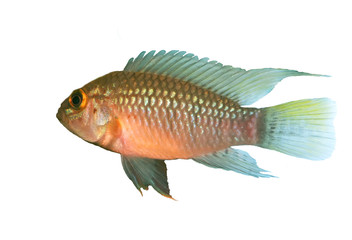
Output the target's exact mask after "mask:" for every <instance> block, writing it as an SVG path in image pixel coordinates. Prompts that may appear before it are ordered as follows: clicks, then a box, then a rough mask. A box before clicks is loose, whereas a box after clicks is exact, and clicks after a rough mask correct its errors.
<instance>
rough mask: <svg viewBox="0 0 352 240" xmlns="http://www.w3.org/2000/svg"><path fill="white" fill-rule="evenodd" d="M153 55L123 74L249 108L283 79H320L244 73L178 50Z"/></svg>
mask: <svg viewBox="0 0 352 240" xmlns="http://www.w3.org/2000/svg"><path fill="white" fill-rule="evenodd" d="M155 53H156V52H155V51H151V52H149V53H147V54H146V52H141V53H140V54H139V55H138V57H137V58H136V59H134V58H131V59H130V60H129V61H128V63H127V65H126V67H125V69H124V71H127V72H148V73H154V74H159V75H164V76H169V77H173V78H177V79H182V80H184V81H188V82H191V83H193V84H196V85H198V86H200V87H204V88H206V89H209V90H211V91H213V92H215V93H217V94H219V95H222V96H224V97H228V98H230V99H232V100H234V101H235V102H237V103H239V104H240V105H249V104H252V103H254V102H256V101H257V100H259V99H260V98H262V97H264V96H265V95H266V94H268V93H269V92H270V91H271V90H272V89H273V88H274V87H275V85H276V84H277V83H278V82H280V81H281V80H282V79H283V78H286V77H291V76H323V75H316V74H310V73H305V72H298V71H295V70H288V69H277V68H263V69H252V70H248V71H246V70H244V69H241V68H234V67H231V66H224V65H222V64H221V63H219V62H217V61H210V62H209V59H208V58H202V59H199V58H198V57H197V56H195V55H194V54H191V53H188V54H186V52H184V51H177V50H173V51H170V52H166V51H164V50H162V51H160V52H158V53H157V54H155Z"/></svg>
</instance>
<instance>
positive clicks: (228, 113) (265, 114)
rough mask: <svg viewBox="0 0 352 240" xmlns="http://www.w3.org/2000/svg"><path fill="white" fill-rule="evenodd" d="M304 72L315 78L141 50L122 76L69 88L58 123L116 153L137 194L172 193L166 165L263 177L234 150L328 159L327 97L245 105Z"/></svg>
mask: <svg viewBox="0 0 352 240" xmlns="http://www.w3.org/2000/svg"><path fill="white" fill-rule="evenodd" d="M301 75H313V74H308V73H302V72H297V71H294V70H285V69H254V70H249V71H246V70H243V69H240V68H232V67H230V66H223V65H222V64H220V63H217V62H214V61H212V62H209V61H208V59H207V58H204V59H200V60H199V59H198V58H197V57H195V56H194V55H193V54H185V52H179V51H171V52H168V53H166V52H165V51H160V52H159V53H157V54H155V51H152V52H149V53H148V54H146V55H145V52H142V53H141V54H140V55H139V56H138V57H137V58H136V59H131V60H130V61H129V63H128V64H127V66H126V67H125V69H124V71H117V72H112V73H109V74H107V75H105V76H102V77H100V78H98V79H96V80H94V81H92V82H90V83H88V84H86V85H85V86H83V87H82V88H80V89H78V90H75V91H74V92H73V93H72V94H71V95H70V97H69V98H67V99H66V100H65V101H64V102H63V103H62V105H61V107H60V109H59V111H58V114H57V117H58V119H59V120H60V122H61V123H62V124H63V125H64V126H65V127H66V128H68V129H69V130H70V131H71V132H73V133H74V134H76V135H78V136H79V137H81V138H83V139H84V140H86V141H88V142H91V143H93V144H95V145H98V146H100V147H103V148H105V149H107V150H110V151H114V152H117V153H120V154H121V155H122V163H123V167H124V169H125V171H126V173H127V175H128V176H129V178H130V179H131V180H132V182H133V183H134V184H135V186H136V187H137V189H138V190H140V188H144V189H147V188H148V186H149V185H151V186H153V187H154V188H155V189H156V190H157V191H158V192H159V193H161V194H162V195H164V196H167V197H171V196H170V194H169V188H168V183H167V177H166V165H165V163H164V160H172V159H193V160H195V161H197V162H200V163H202V164H204V165H207V166H210V167H214V168H222V169H225V170H232V171H236V172H239V173H243V174H246V175H251V176H255V177H270V175H268V174H265V173H263V172H265V171H264V170H263V169H261V168H259V167H258V166H257V165H256V163H255V160H254V159H252V158H251V157H250V156H249V155H248V154H247V153H245V152H243V151H241V150H235V149H233V148H231V146H236V145H257V146H260V147H264V148H269V149H274V150H277V151H280V152H284V153H286V154H290V155H294V156H298V157H303V158H309V159H323V158H326V157H328V156H329V155H330V154H331V152H332V150H333V146H334V133H333V127H332V119H333V116H334V103H333V102H332V101H331V100H329V99H308V100H301V101H296V102H291V103H287V104H283V105H278V106H274V107H269V108H263V109H259V108H252V107H250V108H248V107H242V105H249V104H251V103H253V102H255V101H256V100H258V99H259V98H261V97H262V96H264V95H265V94H267V93H268V92H270V91H271V89H272V88H273V87H274V86H275V84H276V83H277V82H279V81H280V80H281V79H283V78H284V77H288V76H301ZM316 76H318V75H316ZM297 141H298V143H297Z"/></svg>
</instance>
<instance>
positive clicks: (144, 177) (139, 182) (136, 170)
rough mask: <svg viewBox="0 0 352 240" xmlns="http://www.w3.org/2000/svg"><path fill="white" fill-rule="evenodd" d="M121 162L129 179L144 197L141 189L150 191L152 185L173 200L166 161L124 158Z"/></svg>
mask: <svg viewBox="0 0 352 240" xmlns="http://www.w3.org/2000/svg"><path fill="white" fill-rule="evenodd" d="M121 161H122V166H123V169H124V170H125V172H126V174H127V176H128V178H129V179H131V181H132V182H133V184H134V185H135V186H136V188H137V189H138V191H139V192H140V193H141V194H142V195H143V193H142V191H141V188H143V189H144V190H148V186H149V185H150V186H152V187H153V188H154V189H155V190H156V191H157V192H158V193H160V194H161V195H163V196H165V197H168V198H172V197H171V195H170V189H169V184H168V182H167V175H166V171H167V169H166V164H165V162H164V160H158V159H149V158H139V157H127V156H122V160H121Z"/></svg>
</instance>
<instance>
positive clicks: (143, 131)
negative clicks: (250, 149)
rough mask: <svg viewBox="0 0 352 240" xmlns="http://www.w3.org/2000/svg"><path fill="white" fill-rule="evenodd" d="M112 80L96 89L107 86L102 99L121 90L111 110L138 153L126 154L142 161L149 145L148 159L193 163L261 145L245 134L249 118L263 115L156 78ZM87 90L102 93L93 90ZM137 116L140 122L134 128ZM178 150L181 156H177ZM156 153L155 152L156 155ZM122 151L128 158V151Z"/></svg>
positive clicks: (146, 75) (113, 96)
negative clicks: (236, 147)
mask: <svg viewBox="0 0 352 240" xmlns="http://www.w3.org/2000/svg"><path fill="white" fill-rule="evenodd" d="M111 75H112V76H113V77H111V76H110V75H109V79H105V78H104V77H103V78H101V79H98V80H97V82H95V83H94V85H95V86H99V85H102V84H104V85H107V86H108V87H107V88H104V89H100V90H99V92H100V94H101V95H106V91H107V90H106V89H111V88H113V84H115V91H113V92H112V94H111V95H110V96H109V97H110V99H113V101H112V102H113V105H112V106H110V107H111V108H113V109H116V111H115V115H116V117H117V118H118V119H119V121H120V122H121V124H122V125H123V126H126V129H124V131H125V132H126V139H125V142H127V144H128V145H129V149H128V151H131V150H130V148H133V149H134V150H133V153H131V152H128V151H127V152H125V154H129V155H130V154H133V155H141V154H142V153H140V152H143V155H145V153H146V151H147V150H145V149H144V148H145V147H144V146H145V145H146V144H145V142H149V144H148V149H149V152H148V157H153V158H161V159H175V158H189V157H190V156H197V155H200V154H202V153H204V152H205V151H206V152H213V151H217V150H219V149H223V148H226V147H229V146H231V145H239V144H248V143H251V142H253V141H255V138H256V136H249V135H248V134H246V133H245V132H246V131H248V124H247V122H248V121H250V119H249V118H248V116H249V113H250V112H253V111H256V112H259V110H256V109H250V111H248V110H245V111H244V110H242V108H241V107H240V106H238V104H236V103H235V102H234V101H231V100H229V99H227V98H225V97H222V96H219V95H217V94H214V93H212V92H209V91H208V90H205V89H202V88H200V87H198V86H196V85H194V84H191V83H188V82H185V81H182V80H178V79H174V78H168V77H165V76H159V75H155V74H150V73H129V72H127V73H126V72H115V73H112V74H111ZM107 77H108V76H107ZM85 88H87V90H88V91H96V90H95V89H94V88H90V87H89V86H86V87H85ZM115 99H116V100H115ZM133 109H134V110H135V111H133ZM225 109H226V110H225ZM244 112H246V114H243V113H244ZM131 115H132V116H133V117H136V118H138V121H136V122H133V124H132V122H131V121H130V117H131ZM195 119H198V121H195ZM255 127H256V126H252V128H255ZM127 129H128V130H127ZM136 139H138V140H136ZM160 139H162V142H163V144H161V143H160V142H159V140H160ZM110 144H111V143H110ZM133 144H135V145H133ZM175 145H177V147H176V148H177V154H175V153H174V152H175V151H173V150H174V149H175ZM162 146H164V147H162ZM152 148H154V151H155V152H153V151H150V149H152ZM168 149H170V150H171V151H167V150H168ZM116 151H119V152H122V153H124V149H116Z"/></svg>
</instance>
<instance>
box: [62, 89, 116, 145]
mask: <svg viewBox="0 0 352 240" xmlns="http://www.w3.org/2000/svg"><path fill="white" fill-rule="evenodd" d="M86 92H88V91H85V89H84V88H81V89H77V90H75V91H73V92H72V94H71V95H70V96H69V97H68V98H66V99H65V100H64V101H63V102H62V104H61V107H60V108H59V110H58V112H57V114H56V117H57V119H58V120H59V121H60V122H61V124H62V125H64V126H65V127H66V128H67V129H68V130H69V131H70V132H72V133H73V134H75V135H77V136H79V137H80V138H82V139H83V140H85V141H87V142H91V143H95V142H97V141H99V140H100V139H101V138H102V137H103V136H104V134H105V132H106V129H107V125H108V122H109V120H110V110H109V108H108V107H107V106H104V104H98V102H99V100H97V99H96V96H93V95H89V94H87V93H86Z"/></svg>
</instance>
